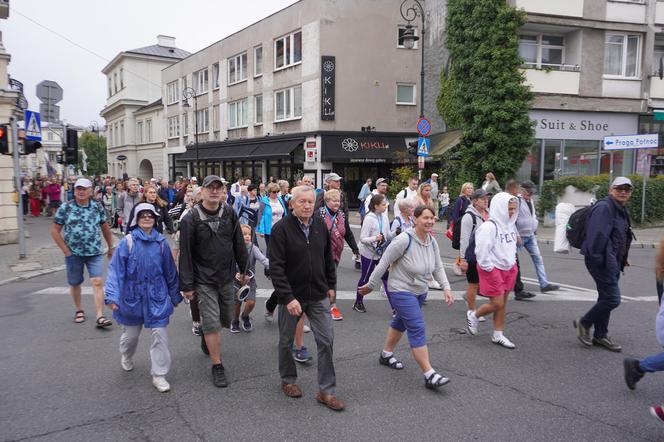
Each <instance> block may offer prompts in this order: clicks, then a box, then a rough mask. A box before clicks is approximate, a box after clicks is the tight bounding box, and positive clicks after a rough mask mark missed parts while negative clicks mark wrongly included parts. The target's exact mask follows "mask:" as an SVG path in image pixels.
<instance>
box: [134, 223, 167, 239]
mask: <svg viewBox="0 0 664 442" xmlns="http://www.w3.org/2000/svg"><path fill="white" fill-rule="evenodd" d="M130 235H131V236H132V238H133V239H138V240H141V241H155V242H162V241H164V240H165V238H164V236H163V235H161V234H160V233H159V232H157V229H155V228H154V227H153V228H152V230H150V233H145V231H143V229H141V228H140V227H139V228H136V229H133V230H131V233H130Z"/></svg>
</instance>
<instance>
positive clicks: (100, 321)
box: [96, 315, 113, 328]
mask: <svg viewBox="0 0 664 442" xmlns="http://www.w3.org/2000/svg"><path fill="white" fill-rule="evenodd" d="M111 325H113V323H112V322H111V321H110V320H109V319H107V318H106V316H103V315H102V316H100V317H98V318H97V323H96V326H97V328H106V327H110V326H111Z"/></svg>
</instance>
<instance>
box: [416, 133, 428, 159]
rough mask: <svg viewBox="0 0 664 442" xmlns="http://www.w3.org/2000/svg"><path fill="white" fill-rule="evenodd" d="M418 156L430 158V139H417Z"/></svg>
mask: <svg viewBox="0 0 664 442" xmlns="http://www.w3.org/2000/svg"><path fill="white" fill-rule="evenodd" d="M417 156H418V157H428V156H429V139H428V138H424V137H420V138H418V139H417Z"/></svg>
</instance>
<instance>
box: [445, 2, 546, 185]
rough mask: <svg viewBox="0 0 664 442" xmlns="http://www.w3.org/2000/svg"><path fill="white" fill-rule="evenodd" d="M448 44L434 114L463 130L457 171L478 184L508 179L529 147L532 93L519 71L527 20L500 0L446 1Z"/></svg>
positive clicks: (456, 163) (522, 13)
mask: <svg viewBox="0 0 664 442" xmlns="http://www.w3.org/2000/svg"><path fill="white" fill-rule="evenodd" d="M447 7H448V11H447V17H446V45H447V48H448V50H449V53H450V57H451V60H452V62H451V66H450V70H449V75H448V77H447V78H445V76H444V75H442V76H441V93H440V95H439V97H438V100H437V105H438V110H439V112H440V114H441V115H442V116H443V118H444V119H445V121H447V122H448V124H449V125H450V126H451V127H455V128H459V129H461V130H463V139H462V141H461V144H460V145H459V146H458V147H457V148H455V149H453V150H454V151H455V152H454V154H455V155H456V158H455V161H454V163H455V172H456V174H457V175H458V176H460V177H463V179H466V180H468V181H472V182H481V181H482V180H483V178H484V174H485V173H486V172H489V171H491V172H493V173H494V174H495V175H496V178H497V179H498V181H499V182H505V181H506V180H507V179H508V178H510V177H512V176H513V175H514V173H515V172H516V171H517V170H518V168H519V167H520V166H521V164H522V162H523V160H524V159H525V158H526V156H527V154H528V150H529V148H530V146H531V145H532V143H533V123H532V122H531V120H530V118H529V116H528V108H529V105H530V102H531V101H532V99H533V94H532V93H531V92H530V89H529V88H528V86H526V85H525V84H524V81H523V80H524V78H523V74H522V72H521V71H520V67H521V64H522V60H521V57H520V56H519V52H518V30H519V28H520V27H521V26H522V25H523V24H524V23H525V20H526V16H525V13H524V12H523V11H519V10H517V9H515V8H514V7H512V6H510V5H508V4H507V2H505V1H504V0H450V1H449V2H448V5H447Z"/></svg>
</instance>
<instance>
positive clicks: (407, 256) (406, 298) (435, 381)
mask: <svg viewBox="0 0 664 442" xmlns="http://www.w3.org/2000/svg"><path fill="white" fill-rule="evenodd" d="M414 216H415V227H414V228H410V229H408V230H406V231H405V232H402V233H401V234H400V235H398V236H397V237H396V238H394V239H393V240H392V242H391V243H390V245H389V246H388V247H387V249H386V250H385V252H384V253H383V256H382V258H381V260H380V262H379V263H378V265H377V266H376V267H375V268H374V269H373V272H372V273H371V276H370V277H369V281H368V282H367V284H366V285H363V286H361V287H359V288H358V293H360V294H361V295H366V294H368V293H370V292H371V291H372V290H373V289H374V288H376V287H378V286H379V284H380V281H381V277H382V276H383V274H384V273H385V272H386V271H387V269H388V267H389V268H390V273H389V277H388V280H387V286H388V289H389V293H390V300H391V302H392V307H393V308H394V311H395V313H396V314H395V316H394V318H392V322H391V323H390V327H389V328H388V331H387V338H386V339H385V346H384V347H383V348H384V349H383V352H382V353H381V355H380V358H379V362H380V363H381V364H382V365H385V366H388V367H390V368H393V369H396V370H401V369H403V363H401V361H399V360H398V359H397V358H396V357H395V356H394V348H395V347H396V346H397V344H398V343H399V340H400V339H401V336H403V333H404V331H407V332H408V342H409V344H410V347H411V351H412V352H413V358H414V359H415V361H416V362H417V364H418V365H419V366H420V369H421V370H422V373H423V374H424V386H425V387H427V388H438V387H442V386H443V385H445V384H447V383H448V382H449V381H450V380H449V379H448V378H447V377H445V376H442V375H440V374H438V373H437V372H436V370H434V369H433V368H432V367H431V362H429V350H428V348H427V344H426V333H425V324H424V316H423V315H422V309H421V307H422V303H423V302H424V300H425V299H426V296H427V290H428V281H427V278H428V276H429V275H433V277H434V278H435V280H436V281H438V283H439V284H440V285H441V286H442V287H443V288H444V289H445V301H446V302H447V304H448V305H452V303H453V302H454V296H453V295H452V291H451V290H450V283H449V282H448V280H447V276H446V275H445V270H444V269H443V262H442V260H441V259H440V250H439V249H438V243H436V240H435V239H433V237H432V236H431V232H432V231H433V226H434V223H435V220H436V217H435V213H434V209H433V208H432V207H430V206H423V205H421V206H418V207H417V208H415V213H414ZM390 266H391V267H390Z"/></svg>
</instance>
